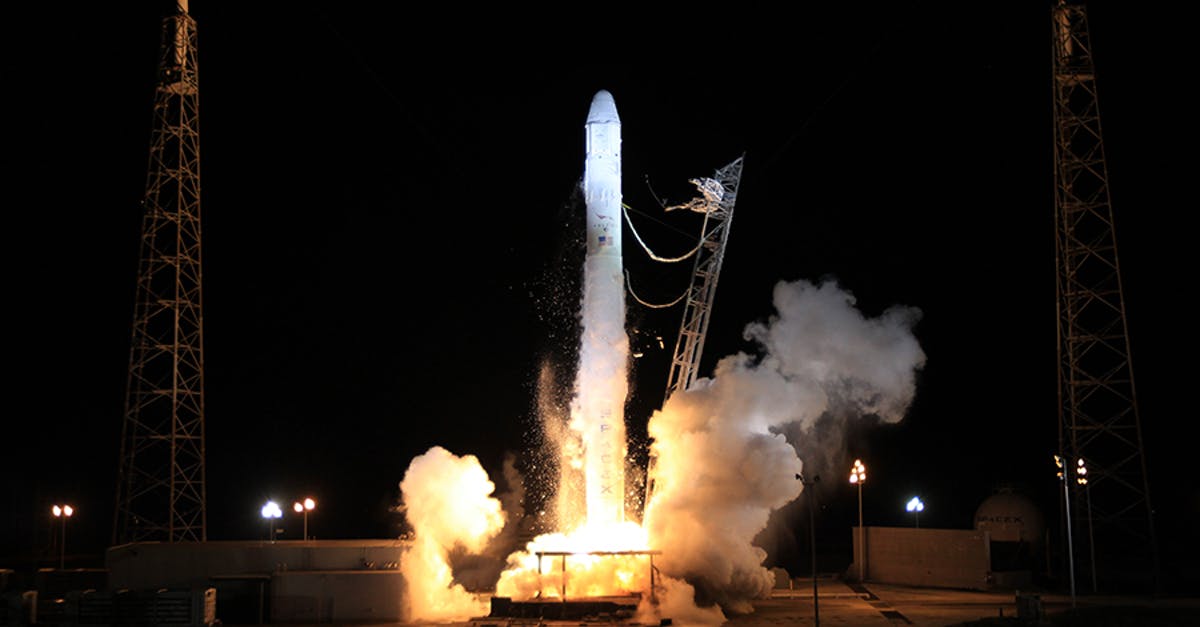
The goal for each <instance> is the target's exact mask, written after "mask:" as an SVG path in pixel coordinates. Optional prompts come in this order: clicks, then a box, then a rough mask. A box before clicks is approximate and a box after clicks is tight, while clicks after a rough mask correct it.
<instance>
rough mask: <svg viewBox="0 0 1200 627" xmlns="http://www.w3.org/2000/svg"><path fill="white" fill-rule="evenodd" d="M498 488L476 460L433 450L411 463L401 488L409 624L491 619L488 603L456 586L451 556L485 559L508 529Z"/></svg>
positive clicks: (473, 457) (443, 450) (403, 568)
mask: <svg viewBox="0 0 1200 627" xmlns="http://www.w3.org/2000/svg"><path fill="white" fill-rule="evenodd" d="M493 491H495V485H494V484H493V483H492V482H491V480H490V479H488V475H487V472H485V471H484V470H483V467H482V466H480V464H479V460H478V459H477V458H476V457H475V456H473V455H467V456H465V457H458V456H456V455H454V454H453V453H451V452H450V451H447V450H446V449H444V448H442V447H440V446H435V447H433V448H431V449H429V451H427V452H426V453H425V454H423V455H420V456H418V457H416V458H414V459H413V460H412V462H411V463H410V464H409V466H408V470H407V471H406V472H405V473H404V480H403V481H401V482H400V492H401V495H402V498H403V500H404V514H405V516H406V517H407V519H408V522H409V525H410V526H411V527H412V529H413V544H412V547H411V548H409V550H408V551H406V553H405V554H404V556H403V558H402V559H401V562H400V570H401V572H402V573H403V574H404V580H405V583H406V584H407V590H406V593H405V594H404V599H405V600H406V602H407V603H408V606H409V607H408V612H407V615H408V616H409V617H410V618H411V620H432V621H449V620H464V619H468V618H471V617H473V616H482V615H485V614H487V613H488V611H489V608H488V602H487V601H486V600H482V599H479V598H477V597H476V596H475V595H474V594H472V593H470V592H468V591H467V590H466V589H465V588H463V586H462V585H461V584H460V583H457V582H455V579H454V575H453V573H452V572H451V568H450V561H449V556H450V553H451V551H455V550H462V551H466V552H469V553H475V554H478V553H482V552H483V551H484V549H485V547H486V545H487V543H488V542H489V541H490V540H491V539H492V538H494V537H495V536H496V535H497V534H498V533H499V532H500V530H501V529H502V528H503V527H504V522H505V519H504V514H503V513H502V511H501V506H500V501H499V500H498V499H496V498H493V497H492V496H491V494H492V492H493Z"/></svg>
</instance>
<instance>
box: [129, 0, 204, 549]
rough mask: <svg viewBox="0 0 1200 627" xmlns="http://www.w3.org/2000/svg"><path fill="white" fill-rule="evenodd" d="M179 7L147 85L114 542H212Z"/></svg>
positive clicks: (196, 211)
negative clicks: (150, 104)
mask: <svg viewBox="0 0 1200 627" xmlns="http://www.w3.org/2000/svg"><path fill="white" fill-rule="evenodd" d="M176 6H177V12H176V14H175V15H172V16H169V17H167V18H165V19H164V20H163V22H162V40H161V42H162V43H161V46H160V48H159V61H158V75H157V76H158V80H157V83H156V85H155V89H154V116H153V124H152V129H151V134H150V158H149V168H148V172H147V176H146V189H145V194H144V196H143V199H142V211H143V214H142V229H141V244H140V254H139V256H138V273H137V284H136V289H135V291H136V294H135V298H134V315H133V328H132V338H131V341H130V348H129V378H128V382H127V385H126V390H125V415H124V421H123V424H122V427H121V455H120V459H119V462H118V472H117V498H116V501H117V502H116V509H115V511H114V524H113V543H114V544H118V543H125V542H135V541H143V540H153V541H161V542H181V541H203V540H206V539H207V537H206V531H205V519H206V515H205V483H204V474H205V473H204V349H203V328H202V321H203V316H202V314H201V298H200V284H201V280H200V279H201V271H200V270H201V263H200V124H199V78H198V77H199V75H198V73H197V64H196V56H197V55H196V22H195V20H193V19H192V17H191V16H190V15H188V12H187V0H178V2H177V5H176Z"/></svg>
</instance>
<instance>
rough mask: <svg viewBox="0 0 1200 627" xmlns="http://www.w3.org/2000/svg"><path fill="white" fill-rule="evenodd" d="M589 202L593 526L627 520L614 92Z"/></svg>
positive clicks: (586, 358) (597, 124)
mask: <svg viewBox="0 0 1200 627" xmlns="http://www.w3.org/2000/svg"><path fill="white" fill-rule="evenodd" d="M584 134H585V140H586V144H585V150H584V153H585V157H584V170H583V193H584V199H585V202H586V203H587V254H586V256H585V258H584V279H583V286H584V287H583V305H582V316H581V323H582V325H583V328H582V342H581V346H580V362H579V374H578V378H577V386H576V388H577V401H578V403H579V405H578V410H579V412H580V413H579V418H580V424H581V427H580V428H581V430H582V437H583V443H584V450H585V452H584V475H585V482H586V486H587V487H586V496H587V521H588V524H589V525H608V524H614V523H620V522H623V521H624V520H625V454H626V442H625V396H626V394H627V392H628V379H627V378H628V360H629V338H628V335H627V334H626V333H625V277H624V271H623V269H622V263H621V222H622V220H621V216H622V211H621V118H620V117H619V116H618V115H617V105H616V103H615V102H614V101H613V97H612V94H610V93H609V92H607V91H605V90H601V91H599V92H596V94H595V96H594V97H593V98H592V104H591V108H590V109H589V110H588V116H587V123H586V124H585V125H584Z"/></svg>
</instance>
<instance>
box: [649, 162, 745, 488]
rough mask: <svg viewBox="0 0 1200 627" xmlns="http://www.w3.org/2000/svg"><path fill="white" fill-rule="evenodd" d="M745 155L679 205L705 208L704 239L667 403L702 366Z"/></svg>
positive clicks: (670, 376)
mask: <svg viewBox="0 0 1200 627" xmlns="http://www.w3.org/2000/svg"><path fill="white" fill-rule="evenodd" d="M744 158H745V155H742V156H740V157H738V158H737V159H735V160H734V161H732V162H731V163H729V164H728V165H726V166H724V167H722V168H720V169H719V170H717V171H716V173H715V174H714V175H713V178H711V179H703V180H699V181H693V183H695V184H696V186H697V187H698V188H699V189H700V192H701V195H700V196H699V197H697V198H696V199H694V200H693V201H692V202H690V203H688V204H686V205H682V206H680V207H673V208H684V209H690V210H692V211H697V212H700V213H703V214H704V220H703V222H702V224H701V226H700V245H699V246H698V247H697V249H696V253H695V254H696V259H695V262H694V265H693V267H692V282H691V286H690V287H689V288H688V292H687V294H686V299H685V304H684V312H683V320H682V322H681V323H680V326H679V336H678V337H677V338H676V340H675V351H674V353H673V356H672V357H671V369H670V372H669V373H668V375H667V391H666V395H665V396H663V403H666V401H667V400H668V399H670V398H671V395H672V394H674V393H675V392H677V391H679V390H684V389H687V388H688V386H690V385H691V384H692V383H695V381H696V372H697V371H698V370H699V368H700V357H701V355H702V354H703V352H704V337H705V335H706V334H707V333H708V321H709V315H710V314H711V313H712V304H713V299H714V297H715V296H716V292H717V279H719V278H720V276H721V264H722V262H723V261H724V259H725V244H726V243H727V242H728V241H729V229H730V225H731V223H732V222H733V208H734V205H735V204H736V203H737V193H738V185H739V184H740V183H741V180H742V160H743V159H744ZM654 465H655V455H654V452H653V451H651V453H650V458H649V461H648V465H647V472H646V494H645V498H644V499H643V501H642V503H643V504H649V503H650V496H651V494H652V493H653V492H654Z"/></svg>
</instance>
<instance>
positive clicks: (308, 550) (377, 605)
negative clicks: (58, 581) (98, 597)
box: [105, 540, 410, 624]
mask: <svg viewBox="0 0 1200 627" xmlns="http://www.w3.org/2000/svg"><path fill="white" fill-rule="evenodd" d="M409 546H410V543H409V542H405V541H401V540H320V541H309V542H304V541H300V540H295V541H277V542H259V541H250V542H181V543H174V544H170V543H158V542H149V543H135V544H127V545H122V546H117V547H112V548H110V549H109V550H108V553H107V554H106V555H105V565H106V566H107V569H108V573H109V577H108V589H109V590H110V591H117V590H154V589H159V588H174V589H180V588H192V589H195V588H200V587H211V588H214V589H215V590H216V614H217V618H218V619H219V620H221V621H222V622H224V623H229V624H234V623H240V624H257V623H262V622H274V623H309V624H311V623H335V624H337V623H340V624H350V623H378V622H404V621H406V620H407V618H406V608H404V607H403V605H404V603H403V601H404V594H405V583H404V578H403V576H402V575H401V574H400V570H399V567H400V560H401V557H402V555H403V553H404V552H405V551H406V550H407V548H408V547H409Z"/></svg>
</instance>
